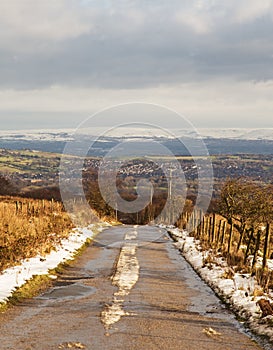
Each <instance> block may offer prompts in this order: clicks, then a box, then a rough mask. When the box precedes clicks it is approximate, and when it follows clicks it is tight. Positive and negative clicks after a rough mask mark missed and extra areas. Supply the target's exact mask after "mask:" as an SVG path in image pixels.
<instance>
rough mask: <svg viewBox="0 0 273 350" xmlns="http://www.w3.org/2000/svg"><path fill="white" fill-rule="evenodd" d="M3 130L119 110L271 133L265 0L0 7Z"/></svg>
mask: <svg viewBox="0 0 273 350" xmlns="http://www.w3.org/2000/svg"><path fill="white" fill-rule="evenodd" d="M0 77H1V79H0V120H1V124H2V129H16V128H18V129H20V128H24V129H26V128H45V127H46V128H49V127H50V128H55V127H58V128H59V127H64V128H65V127H76V126H77V125H78V124H79V123H80V122H81V121H82V119H85V118H86V117H87V116H89V115H91V114H92V113H94V112H97V111H98V110H100V109H102V108H106V107H109V106H111V105H115V104H118V103H123V102H149V103H160V104H162V105H166V106H167V107H170V108H172V109H175V110H176V111H177V112H179V113H182V114H184V115H185V116H187V118H188V119H189V120H190V121H191V122H192V123H193V124H194V125H195V126H196V127H197V128H198V127H273V0H261V1H258V0H203V1H202V0H196V1H194V0H170V1H166V0H164V1H163V0H113V1H110V0H47V1H45V0H0Z"/></svg>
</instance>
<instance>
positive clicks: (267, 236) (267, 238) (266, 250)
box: [263, 223, 270, 270]
mask: <svg viewBox="0 0 273 350" xmlns="http://www.w3.org/2000/svg"><path fill="white" fill-rule="evenodd" d="M269 242H270V224H269V223H267V224H266V231H265V239H264V253H263V270H264V269H265V267H266V263H267V256H268V248H269Z"/></svg>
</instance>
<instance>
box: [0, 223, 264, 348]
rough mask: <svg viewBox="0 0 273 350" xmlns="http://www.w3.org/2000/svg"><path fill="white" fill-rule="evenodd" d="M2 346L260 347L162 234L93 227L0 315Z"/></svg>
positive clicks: (140, 229) (156, 230) (151, 229)
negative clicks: (80, 245)
mask: <svg viewBox="0 0 273 350" xmlns="http://www.w3.org/2000/svg"><path fill="white" fill-rule="evenodd" d="M0 334H1V336H0V337H1V339H0V340H1V345H0V349H1V350H11V349H12V350H15V349H16V350H33V349H35V350H36V349H37V350H38V349H39V350H51V349H52V350H53V349H54V350H55V349H90V350H91V349H92V350H95V349H98V350H99V349H100V350H103V349H106V350H108V349H115V350H116V349H129V350H134V349H143V350H146V349H147V350H153V349H172V350H175V349H179V350H197V349H198V350H202V349H204V350H214V349H215V350H255V349H256V350H257V349H262V348H261V347H260V346H259V345H257V344H256V343H255V342H254V341H253V340H252V339H251V338H250V337H249V336H248V335H246V334H245V333H244V331H243V330H242V328H241V327H240V325H239V323H237V321H236V320H235V319H234V317H233V315H232V314H231V313H230V312H229V311H228V310H227V309H225V307H224V306H223V305H222V304H221V303H220V301H219V300H218V299H217V298H216V297H215V296H214V294H213V293H212V291H211V290H210V289H209V288H208V287H207V286H206V285H205V284H204V283H203V282H202V281H201V280H200V279H199V277H198V276H197V275H196V274H195V273H194V272H193V270H192V269H191V268H190V267H189V265H188V264H187V263H186V262H185V260H184V259H183V258H182V257H181V255H180V253H179V251H178V250H177V249H176V248H175V247H174V246H173V243H172V241H171V240H170V238H169V237H168V235H167V233H166V232H165V231H164V230H162V229H159V228H156V227H152V226H139V227H133V226H119V227H114V228H111V229H108V230H105V231H104V232H102V233H100V234H99V236H98V237H97V241H96V242H94V243H93V244H91V245H90V246H89V247H88V248H87V249H86V250H85V252H84V253H83V254H82V255H81V256H80V257H78V258H77V259H76V261H75V262H73V264H72V265H71V266H69V267H67V268H66V269H65V271H64V272H63V273H62V274H61V275H60V277H59V278H58V280H56V282H55V285H54V287H53V288H52V289H50V290H48V291H46V292H45V293H44V294H43V295H40V296H38V297H37V298H34V299H32V300H26V301H24V302H23V303H21V304H19V305H18V306H16V307H14V308H12V309H11V310H9V311H8V312H6V313H4V314H2V315H0Z"/></svg>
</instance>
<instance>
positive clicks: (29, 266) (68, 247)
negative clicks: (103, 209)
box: [0, 224, 106, 303]
mask: <svg viewBox="0 0 273 350" xmlns="http://www.w3.org/2000/svg"><path fill="white" fill-rule="evenodd" d="M103 226H104V227H106V224H102V225H101V226H98V225H90V226H88V227H85V228H77V229H74V230H73V231H72V232H71V234H70V235H69V237H68V238H66V239H62V241H61V243H60V244H59V245H58V246H56V247H55V250H52V251H51V253H50V254H48V255H46V256H45V257H44V256H39V255H38V256H36V257H34V258H30V259H26V260H23V261H22V262H21V265H18V266H14V267H11V268H8V269H6V270H4V271H3V272H2V273H1V274H0V302H2V303H3V302H7V301H8V298H9V297H10V296H12V293H13V292H14V291H15V290H16V289H17V288H19V287H21V286H22V285H23V284H24V283H26V282H27V281H28V280H30V279H31V278H32V277H33V276H35V275H46V274H48V273H49V270H51V269H54V268H56V267H57V266H58V265H59V264H60V263H62V262H64V261H66V260H69V259H72V258H73V256H74V255H75V253H76V251H77V250H78V249H80V248H81V247H82V246H83V244H84V243H85V242H86V241H87V240H88V239H93V238H94V237H95V235H96V232H98V231H99V232H101V231H102V230H103ZM95 230H96V231H95ZM54 277H55V276H52V278H54Z"/></svg>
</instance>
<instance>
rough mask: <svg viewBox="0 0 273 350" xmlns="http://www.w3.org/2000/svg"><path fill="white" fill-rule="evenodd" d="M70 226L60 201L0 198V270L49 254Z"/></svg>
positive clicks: (65, 235) (66, 234)
mask: <svg viewBox="0 0 273 350" xmlns="http://www.w3.org/2000/svg"><path fill="white" fill-rule="evenodd" d="M72 227H73V224H72V222H71V220H70V218H69V216H68V214H67V213H65V211H64V210H63V206H62V204H61V203H60V202H55V201H53V200H52V201H47V200H33V199H24V198H19V197H18V198H17V197H5V196H4V197H0V271H2V270H4V269H5V268H7V267H11V266H14V265H16V264H19V263H20V261H21V260H22V259H26V258H31V257H34V256H36V255H37V254H40V255H41V257H42V256H44V255H45V254H48V253H49V252H50V251H51V250H52V249H54V247H55V246H56V245H57V244H59V243H60V241H61V240H62V239H63V238H66V237H67V236H68V234H69V232H70V231H71V229H72Z"/></svg>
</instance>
